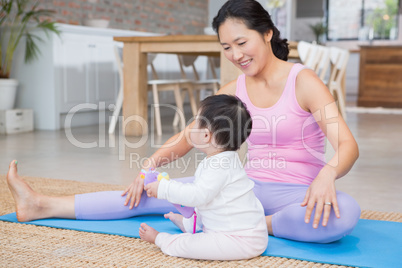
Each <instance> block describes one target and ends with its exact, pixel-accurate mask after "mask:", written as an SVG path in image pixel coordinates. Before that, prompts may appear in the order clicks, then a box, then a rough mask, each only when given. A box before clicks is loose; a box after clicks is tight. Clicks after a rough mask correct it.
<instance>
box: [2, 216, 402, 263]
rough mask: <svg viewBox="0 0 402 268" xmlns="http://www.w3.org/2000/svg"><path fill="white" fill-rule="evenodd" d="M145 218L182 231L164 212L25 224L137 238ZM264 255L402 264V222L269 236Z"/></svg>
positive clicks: (169, 230) (9, 218)
mask: <svg viewBox="0 0 402 268" xmlns="http://www.w3.org/2000/svg"><path fill="white" fill-rule="evenodd" d="M0 220H3V221H9V222H18V221H17V218H16V214H15V213H11V214H7V215H3V216H0ZM142 222H145V223H147V224H148V225H150V226H152V227H153V228H155V229H156V230H158V231H160V232H167V233H171V234H178V233H181V231H180V229H179V228H177V227H176V226H175V225H174V224H173V223H172V222H171V221H170V220H167V219H165V218H163V216H161V215H148V216H140V217H134V218H129V219H123V220H108V221H83V220H65V219H46V220H36V221H31V222H26V224H34V225H40V226H48V227H54V228H61V229H70V230H77V231H84V232H93V233H102V234H111V235H121V236H127V237H137V238H138V237H139V234H138V229H139V227H140V224H141V223H142ZM262 255H263V256H274V257H284V258H292V259H299V260H306V261H311V262H321V263H329V264H338V265H346V266H359V267H402V223H399V222H388V221H376V220H359V223H358V224H357V226H356V228H355V229H354V230H353V232H352V233H351V234H350V235H348V236H346V237H344V238H342V239H341V240H339V241H337V242H334V243H329V244H315V243H303V242H296V241H290V240H286V239H281V238H276V237H270V238H269V243H268V248H267V250H266V251H265V252H264V253H263V254H262Z"/></svg>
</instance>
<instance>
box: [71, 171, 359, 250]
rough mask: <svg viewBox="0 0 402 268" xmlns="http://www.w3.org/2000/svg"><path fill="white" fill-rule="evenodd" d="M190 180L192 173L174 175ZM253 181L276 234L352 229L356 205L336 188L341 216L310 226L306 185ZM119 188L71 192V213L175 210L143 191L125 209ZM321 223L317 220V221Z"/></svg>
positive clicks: (105, 215)
mask: <svg viewBox="0 0 402 268" xmlns="http://www.w3.org/2000/svg"><path fill="white" fill-rule="evenodd" d="M177 180H178V181H181V182H185V183H186V182H192V181H193V180H194V177H186V178H181V179H177ZM253 181H254V183H255V186H254V193H255V195H256V196H257V198H258V199H259V200H260V201H261V203H262V205H263V207H264V210H265V215H273V217H272V229H273V233H274V235H275V236H276V237H281V238H286V239H292V240H297V241H305V242H316V243H329V242H333V241H336V240H339V239H340V238H342V237H344V236H345V235H348V234H350V233H351V232H352V230H353V228H354V227H355V225H356V224H357V221H358V220H359V218H360V207H359V205H358V204H357V202H356V201H355V200H354V199H353V198H352V197H350V196H349V195H347V194H345V193H343V192H340V191H337V200H338V205H339V209H340V212H341V217H340V218H339V219H338V218H336V216H335V213H334V211H333V210H332V211H331V214H330V217H329V221H328V224H327V226H326V227H323V226H321V224H320V225H319V227H318V228H317V229H314V228H313V227H312V222H313V217H314V211H313V213H312V217H311V220H310V223H308V224H306V223H305V222H304V215H305V213H306V207H301V206H300V203H301V202H302V201H303V199H304V196H305V194H306V191H307V188H308V185H304V184H292V183H276V182H261V181H258V180H253ZM121 193H122V192H121V191H107V192H96V193H89V194H81V195H76V196H75V216H76V218H77V219H80V220H109V219H124V218H129V217H133V216H138V215H147V214H164V213H169V212H170V211H173V212H176V213H178V212H177V210H176V209H175V208H174V206H173V205H172V204H170V203H169V202H168V201H166V200H159V199H156V198H148V197H147V195H146V194H145V192H143V194H142V197H141V202H140V204H139V205H138V207H135V208H133V209H129V208H128V206H124V201H125V199H126V198H125V197H122V196H121ZM320 223H321V222H320Z"/></svg>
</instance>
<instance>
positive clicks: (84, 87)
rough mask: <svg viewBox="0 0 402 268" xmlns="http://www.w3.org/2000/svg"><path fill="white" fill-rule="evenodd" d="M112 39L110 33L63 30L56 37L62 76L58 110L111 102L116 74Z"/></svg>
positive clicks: (114, 92) (114, 89)
mask: <svg viewBox="0 0 402 268" xmlns="http://www.w3.org/2000/svg"><path fill="white" fill-rule="evenodd" d="M113 45H114V44H113V42H111V41H110V38H109V37H99V36H81V35H79V34H70V33H67V34H64V35H63V40H60V39H59V40H55V46H54V50H55V55H57V57H55V63H56V64H57V65H56V66H58V71H59V72H60V74H59V76H60V77H61V83H60V84H59V85H58V86H59V87H60V89H59V90H60V92H61V98H60V112H61V113H67V112H68V111H70V109H72V108H73V107H74V106H76V105H79V104H82V103H91V104H99V103H100V102H104V103H105V107H107V106H108V105H109V104H112V103H114V101H115V98H116V96H117V94H118V83H119V81H118V75H117V70H116V67H115V64H114V53H113Z"/></svg>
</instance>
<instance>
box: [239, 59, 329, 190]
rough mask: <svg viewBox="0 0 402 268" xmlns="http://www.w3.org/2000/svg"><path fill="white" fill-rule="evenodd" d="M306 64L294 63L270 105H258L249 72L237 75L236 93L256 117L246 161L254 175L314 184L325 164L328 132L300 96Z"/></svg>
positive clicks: (269, 180)
mask: <svg viewBox="0 0 402 268" xmlns="http://www.w3.org/2000/svg"><path fill="white" fill-rule="evenodd" d="M304 68H306V67H304V66H303V65H301V64H295V65H293V67H292V69H291V71H290V73H289V76H288V78H287V81H286V85H285V88H284V90H283V93H282V96H281V97H280V98H279V100H278V102H277V103H275V105H273V106H272V107H269V108H259V107H256V106H254V105H253V104H252V103H251V101H250V98H249V96H248V94H247V88H246V76H245V75H244V74H242V75H240V76H239V77H238V79H237V89H236V96H237V97H239V98H240V99H241V100H242V101H243V102H244V103H245V104H246V105H247V108H248V110H249V112H250V114H251V117H252V119H253V129H252V131H251V134H250V136H249V138H248V139H247V144H248V154H247V157H248V161H247V163H246V165H245V169H246V172H247V174H248V176H249V177H251V178H253V179H257V180H261V181H266V182H286V183H299V184H310V183H311V182H312V181H313V180H314V178H315V177H316V176H317V174H318V172H319V171H320V170H321V169H322V167H323V166H324V165H325V158H324V148H325V135H324V133H323V132H322V131H321V129H320V127H319V126H318V124H317V122H316V121H315V119H314V117H313V116H312V114H311V113H309V112H306V111H304V110H303V109H302V108H301V107H300V105H299V103H298V102H297V99H296V94H295V83H296V77H297V74H298V73H299V72H300V71H301V70H302V69H304Z"/></svg>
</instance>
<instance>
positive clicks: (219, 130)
mask: <svg viewBox="0 0 402 268" xmlns="http://www.w3.org/2000/svg"><path fill="white" fill-rule="evenodd" d="M251 128H252V121H251V118H250V114H249V113H248V111H247V109H246V107H245V106H244V104H243V103H242V102H241V101H240V100H239V99H238V98H237V97H235V96H230V95H216V96H211V97H208V98H206V99H205V100H203V101H202V102H201V107H200V109H199V113H198V116H197V117H196V119H195V123H194V124H192V128H191V129H187V130H188V131H189V133H186V134H187V135H188V137H189V141H190V143H191V145H192V146H194V147H195V148H197V149H199V150H200V151H202V152H203V153H205V154H206V155H207V156H206V158H204V160H202V161H201V163H200V164H199V165H198V168H197V170H196V172H195V179H194V182H192V183H180V182H177V181H174V180H165V179H162V180H160V181H156V182H152V183H149V184H147V185H145V190H146V192H147V196H148V197H156V198H159V199H167V200H168V201H169V202H172V203H176V204H181V205H185V206H189V207H194V206H195V213H194V214H193V215H192V217H190V218H188V219H187V218H184V217H183V216H182V215H181V214H175V213H172V212H170V213H169V214H165V218H169V219H170V220H171V221H172V222H173V223H174V224H176V225H177V226H178V227H179V228H180V229H181V230H182V231H183V232H184V234H175V235H172V234H168V233H159V232H157V231H156V230H155V229H154V228H152V227H150V226H148V225H147V224H145V223H142V224H141V228H140V231H139V233H140V237H141V239H143V240H145V241H148V242H151V243H155V244H156V245H157V246H158V247H160V248H161V250H162V251H163V253H165V254H168V255H171V256H176V257H184V258H191V259H206V260H239V259H249V258H253V257H256V256H259V255H260V254H261V253H263V252H264V251H265V249H266V248H267V245H268V231H267V225H266V223H265V215H264V208H263V207H262V205H261V203H260V201H258V199H257V198H256V196H255V195H254V192H253V188H254V183H253V182H252V181H251V180H249V179H248V176H247V174H246V172H245V170H244V168H243V166H242V163H241V161H240V159H239V156H238V154H237V152H236V150H238V149H239V148H240V145H241V144H242V143H243V142H244V141H245V140H246V139H247V137H248V136H249V135H250V132H251ZM189 216H190V215H189ZM199 230H202V231H203V232H200V233H196V231H199Z"/></svg>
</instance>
